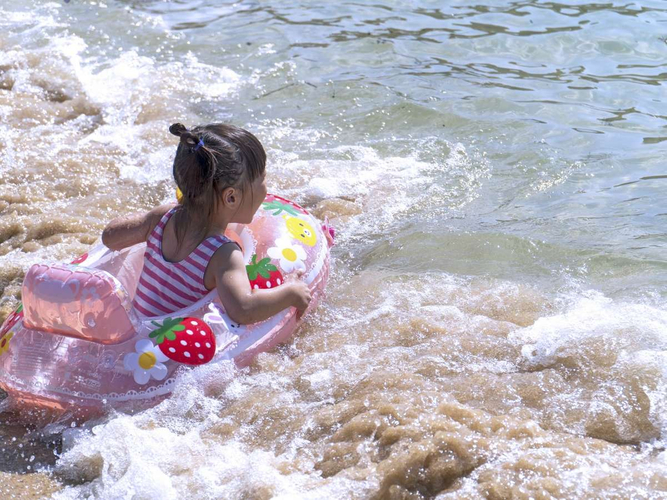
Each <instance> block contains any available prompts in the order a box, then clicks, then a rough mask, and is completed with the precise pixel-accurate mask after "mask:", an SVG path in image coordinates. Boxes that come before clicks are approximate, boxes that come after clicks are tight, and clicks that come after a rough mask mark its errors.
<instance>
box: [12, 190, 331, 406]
mask: <svg viewBox="0 0 667 500" xmlns="http://www.w3.org/2000/svg"><path fill="white" fill-rule="evenodd" d="M325 232H326V233H328V234H333V233H332V232H330V231H329V228H328V227H327V226H322V227H321V226H320V224H319V223H318V222H317V220H316V219H315V218H314V217H313V216H312V215H310V214H309V213H308V212H307V211H306V210H304V209H303V208H301V207H300V206H299V205H297V204H295V203H293V202H291V201H288V200H286V199H284V198H281V197H279V196H275V195H268V196H267V197H266V200H265V201H264V203H263V204H262V207H261V208H260V209H259V210H258V212H257V214H256V215H255V218H254V219H253V221H252V223H251V224H248V225H240V224H231V225H230V226H229V228H228V230H227V233H226V234H227V236H228V237H230V238H231V239H233V240H234V241H236V242H237V243H238V244H239V245H240V247H241V249H242V251H243V256H244V259H245V261H246V264H247V266H246V268H247V271H248V277H249V280H250V283H251V286H252V287H253V288H270V287H275V286H280V285H281V284H282V283H283V281H284V278H285V276H286V275H287V274H288V273H290V272H292V271H296V270H302V271H303V272H304V274H303V279H304V281H305V282H306V283H307V284H308V285H309V286H310V289H311V292H312V296H313V300H312V302H311V305H310V307H309V310H311V309H312V308H314V307H315V306H316V304H317V302H318V301H319V300H320V299H321V297H322V295H323V293H324V287H325V284H326V281H327V277H328V273H329V246H330V244H331V241H332V240H331V237H327V236H326V235H325ZM144 249H145V244H143V243H142V244H140V245H136V246H133V247H130V248H127V249H125V250H122V251H120V252H113V251H111V250H109V249H108V248H106V247H105V246H103V245H97V246H94V247H93V248H92V249H91V250H90V251H89V252H88V253H86V254H84V255H82V256H81V257H79V258H78V259H76V260H75V261H73V262H72V263H70V264H35V265H33V266H32V267H31V268H30V270H29V271H28V273H27V274H26V276H25V279H24V281H23V292H22V300H23V302H22V305H21V306H20V307H19V308H18V309H17V310H16V311H15V312H13V313H12V314H10V315H9V317H8V318H7V319H6V320H5V322H4V324H3V325H2V329H1V330H0V387H1V388H2V389H4V390H5V391H6V392H7V393H8V394H9V396H10V398H11V401H12V402H13V403H14V404H16V405H18V406H19V407H21V408H23V407H29V408H39V409H47V410H54V411H58V412H71V413H72V414H73V415H75V416H90V415H94V414H99V413H102V412H104V411H105V409H108V408H109V407H114V408H127V409H141V408H145V407H149V406H152V405H154V404H156V403H157V402H159V401H160V400H161V399H162V398H164V397H166V396H167V395H169V394H170V392H171V391H172V389H173V387H174V383H175V378H176V375H177V371H178V369H179V367H182V366H185V365H201V364H205V363H219V362H222V361H226V360H234V361H235V362H236V364H237V365H239V366H244V365H247V364H248V363H249V361H250V360H251V359H252V358H253V357H254V356H255V355H257V354H258V353H260V352H264V351H268V350H270V349H272V348H273V347H275V346H276V345H277V344H279V343H281V342H284V341H285V340H286V339H288V338H289V337H290V336H291V335H292V334H293V333H294V331H295V330H296V328H297V327H298V325H299V323H300V318H299V317H297V313H296V310H295V309H294V308H290V309H287V310H284V311H282V312H280V313H279V314H277V315H275V316H273V317H271V318H269V319H268V320H266V321H263V322H260V323H256V324H252V325H238V324H235V323H234V322H232V321H231V320H230V319H229V317H228V316H227V315H226V314H225V311H224V309H223V307H222V305H221V303H220V301H219V298H218V295H217V292H216V291H215V290H212V291H211V292H210V293H209V294H208V295H206V296H205V297H204V298H202V299H201V300H199V301H198V302H196V303H195V304H193V305H192V306H190V307H188V308H186V309H183V310H181V311H178V312H177V313H173V314H170V315H167V316H162V317H157V318H144V317H142V316H140V315H139V314H138V313H137V312H136V311H135V310H134V309H133V307H132V299H133V297H134V293H135V290H136V287H137V282H138V279H139V275H140V274H141V269H142V266H143V254H144ZM307 312H308V311H307ZM49 413H50V412H49Z"/></svg>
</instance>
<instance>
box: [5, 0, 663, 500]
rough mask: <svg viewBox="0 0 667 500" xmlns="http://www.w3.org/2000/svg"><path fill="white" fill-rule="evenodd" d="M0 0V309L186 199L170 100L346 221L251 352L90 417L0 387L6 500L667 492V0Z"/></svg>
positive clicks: (179, 113)
mask: <svg viewBox="0 0 667 500" xmlns="http://www.w3.org/2000/svg"><path fill="white" fill-rule="evenodd" d="M0 13H2V16H1V17H2V19H1V20H0V117H1V119H0V287H1V289H2V299H1V300H0V319H4V317H6V315H7V314H8V313H9V312H10V311H11V310H13V309H14V308H15V307H16V306H17V304H18V301H19V298H20V285H21V281H22V278H23V275H24V273H25V271H26V269H27V268H28V267H29V266H30V265H31V264H32V263H34V262H38V261H40V260H44V259H54V260H68V259H70V258H71V257H73V256H76V255H79V254H80V253H82V252H83V251H85V250H86V249H87V248H88V246H89V245H91V244H92V243H93V242H94V241H96V239H97V238H98V237H99V234H100V231H101V229H102V228H103V227H104V225H105V223H106V222H107V221H108V220H109V219H111V218H112V217H115V216H117V215H119V214H122V213H127V212H130V211H134V210H142V209H147V208H149V207H152V206H154V205H156V204H158V203H161V202H163V201H165V200H168V199H171V197H172V196H173V185H172V182H171V180H170V162H171V156H172V154H173V151H174V141H173V137H172V136H170V135H169V134H168V133H167V127H168V125H169V124H170V123H171V122H173V121H181V122H183V123H186V124H194V123H199V122H205V121H213V120H227V121H232V122H233V123H236V124H239V125H243V126H247V127H248V128H250V129H251V130H253V131H255V132H256V133H257V135H258V136H259V137H260V139H261V140H262V142H263V143H264V144H265V145H266V147H267V150H268V152H269V166H268V174H269V185H270V189H271V190H273V191H276V192H279V193H281V194H283V195H286V196H289V197H292V198H294V199H296V200H298V201H299V202H300V203H302V204H303V205H304V206H306V207H307V208H308V209H310V210H312V211H313V212H314V213H315V214H317V215H318V216H320V217H324V216H328V217H329V218H330V219H332V220H333V222H334V224H336V226H337V228H338V234H339V239H338V245H337V246H336V247H335V248H334V251H333V264H334V269H333V274H332V279H331V282H330V284H329V287H328V299H327V301H326V302H325V303H324V304H323V305H322V307H320V309H319V310H318V311H316V313H315V314H314V315H313V316H312V317H311V318H310V320H309V322H308V323H307V325H306V326H305V327H304V328H303V329H302V330H300V331H299V332H298V334H297V336H296V337H295V338H294V339H293V341H292V342H290V343H289V344H287V345H285V346H283V347H282V348H281V349H279V350H278V351H276V352H272V353H266V354H263V355H261V356H260V357H259V358H258V359H257V360H256V362H255V363H254V364H253V365H252V366H251V367H250V368H249V369H246V370H242V371H237V370H235V369H233V368H232V367H231V366H207V367H202V368H199V369H197V370H194V371H191V372H189V373H188V374H186V375H185V376H183V378H182V380H181V381H180V386H179V389H178V390H177V391H176V393H175V394H174V396H173V397H172V398H170V399H169V400H167V401H165V402H163V403H162V404H161V405H159V406H158V407H156V408H154V409H152V410H149V411H146V412H143V413H140V414H137V415H133V416H129V415H111V416H109V417H107V418H105V419H103V420H101V421H96V422H89V423H87V424H86V425H84V426H82V427H70V426H69V424H67V423H58V422H56V423H53V424H51V425H48V426H46V427H43V426H39V427H30V426H29V425H27V424H26V418H25V417H26V416H25V415H21V414H16V413H11V412H10V411H9V410H8V407H9V405H8V404H7V403H6V402H0V410H1V411H2V413H0V450H1V456H0V496H2V498H12V497H16V498H30V497H31V495H32V497H35V498H39V497H44V496H47V495H51V494H53V493H54V492H55V497H56V498H62V499H67V498H89V497H91V496H92V497H93V498H160V499H164V498H202V499H203V498H249V499H250V498H252V499H256V498H267V499H268V498H360V499H361V498H405V499H408V498H415V499H416V498H439V499H444V498H457V499H458V498H471V499H472V498H491V499H501V498H526V499H528V498H596V499H597V498H619V499H621V498H623V499H625V498H662V497H667V452H666V451H665V447H664V446H665V445H664V439H665V432H667V418H666V417H665V415H666V414H667V390H666V385H665V382H666V381H667V368H666V367H667V355H666V354H665V353H666V352H667V307H666V306H667V303H666V302H665V297H667V266H666V264H665V261H664V256H663V253H664V252H663V249H664V245H665V242H666V241H667V236H666V234H665V231H664V220H665V218H664V216H665V214H666V213H667V206H665V205H664V203H663V199H664V196H662V195H663V191H664V178H665V177H664V171H663V166H664V157H665V153H667V146H665V144H667V142H665V141H664V140H663V139H664V138H663V137H662V136H664V135H665V134H664V133H663V132H664V127H665V117H666V116H667V109H665V104H664V102H663V101H664V99H663V94H664V91H663V87H664V74H663V73H664V71H663V70H664V67H663V66H664V63H663V61H664V54H665V50H667V45H665V43H664V42H663V41H661V40H660V37H661V36H662V35H663V33H662V32H661V31H660V30H661V29H662V28H661V26H663V24H664V19H665V11H664V5H662V3H661V2H645V4H644V5H642V6H638V5H635V4H632V5H625V4H623V5H621V4H614V3H611V4H605V5H601V4H600V5H598V4H595V5H593V4H577V5H561V4H554V3H546V2H524V3H513V4H511V6H510V5H508V4H507V3H506V2H495V1H489V2H487V3H486V4H484V5H482V4H480V5H478V6H472V5H470V4H466V3H463V2H452V3H451V5H448V6H447V7H443V6H441V7H439V8H435V7H433V5H430V4H429V2H416V3H414V5H413V4H410V5H404V4H402V3H396V2H383V3H382V4H381V5H375V4H373V5H371V4H368V3H363V2H362V3H355V4H340V5H338V4H323V5H315V4H312V3H301V4H293V3H289V4H287V3H284V2H280V1H274V2H270V3H268V4H267V3H256V2H241V3H238V4H225V3H222V4H221V3H219V2H205V1H203V2H189V1H188V2H180V3H173V2H109V3H108V4H103V3H100V2H88V3H83V2H76V1H75V0H72V2H70V3H69V4H67V5H65V4H58V3H57V2H50V3H48V2H41V1H32V0H31V1H29V2H28V4H26V5H23V4H21V5H14V4H10V3H9V2H3V1H2V0H0ZM660 23H662V24H660ZM661 130H662V131H663V132H661Z"/></svg>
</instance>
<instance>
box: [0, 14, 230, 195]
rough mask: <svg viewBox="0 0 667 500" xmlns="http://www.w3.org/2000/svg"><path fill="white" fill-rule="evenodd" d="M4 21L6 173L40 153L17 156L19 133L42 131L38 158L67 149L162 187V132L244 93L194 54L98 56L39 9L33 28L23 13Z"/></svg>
mask: <svg viewBox="0 0 667 500" xmlns="http://www.w3.org/2000/svg"><path fill="white" fill-rule="evenodd" d="M3 14H7V15H6V16H5V21H4V22H5V24H6V25H7V27H8V29H7V32H6V33H5V34H4V35H0V47H3V50H2V52H0V67H3V68H6V71H4V72H0V84H2V87H5V88H9V89H10V90H9V94H8V95H7V102H6V103H5V102H4V100H3V99H2V97H3V96H2V95H0V117H1V118H2V121H3V122H4V124H5V125H3V126H2V137H3V142H4V144H5V146H6V149H5V152H4V153H3V154H4V155H8V156H5V158H4V159H3V163H7V164H9V165H17V164H20V163H21V162H22V161H29V159H30V158H24V156H25V155H26V154H28V153H30V154H33V155H34V154H36V153H37V151H36V149H38V146H34V147H33V148H31V149H30V151H25V153H16V151H17V150H18V151H21V150H22V149H25V148H20V147H19V146H20V145H21V144H22V143H21V141H22V139H23V137H22V135H23V130H24V129H26V128H31V129H34V127H35V125H39V126H40V127H41V128H42V129H43V131H44V133H45V134H46V137H47V140H45V141H44V142H45V148H44V149H45V150H44V152H43V155H46V156H48V155H51V156H53V155H54V154H56V153H57V152H60V151H62V150H63V148H69V151H70V152H71V153H76V154H83V155H88V154H90V155H101V156H102V157H103V158H104V157H106V158H109V157H113V158H114V163H115V165H116V166H117V167H118V168H119V170H120V176H121V177H122V178H128V179H132V180H134V181H136V182H140V183H144V182H146V183H150V182H157V181H161V180H165V179H168V178H170V176H171V168H170V166H171V160H172V158H173V154H174V141H173V137H171V136H170V135H169V134H168V133H167V130H166V128H167V125H168V124H169V123H172V122H173V121H183V122H184V123H190V122H198V121H199V118H198V110H197V109H196V108H197V106H198V105H200V104H201V103H202V102H206V101H215V100H219V99H221V98H229V97H232V96H233V95H234V92H235V91H236V89H237V88H238V87H239V86H240V85H241V84H242V83H243V81H242V79H241V77H240V76H239V75H238V74H237V73H235V72H234V71H232V70H230V69H228V68H226V67H215V66H212V65H208V64H204V63H202V62H200V61H199V60H198V59H197V57H196V56H195V55H194V54H193V53H189V54H187V55H185V56H184V57H182V58H180V60H178V61H165V60H160V59H156V58H153V57H148V56H146V55H141V54H140V53H139V51H138V49H126V50H124V51H118V52H117V55H116V53H114V54H112V55H108V54H107V53H106V52H107V51H106V50H103V51H102V55H96V53H97V52H99V48H98V49H95V50H93V48H92V47H89V45H88V44H87V43H86V42H85V41H84V40H83V39H82V38H81V37H79V36H77V35H74V34H68V33H67V32H66V31H63V30H62V27H63V26H66V24H64V23H63V21H61V20H60V19H59V16H61V13H60V12H59V9H58V8H55V7H52V8H36V9H35V11H34V13H33V14H32V15H31V16H30V18H29V19H28V18H26V15H25V13H22V14H14V13H3ZM35 19H36V20H37V21H39V22H37V21H35ZM26 24H28V25H29V26H32V25H33V24H35V27H34V28H30V29H26ZM102 38H103V37H102ZM82 115H86V116H87V117H88V118H89V119H88V120H85V123H80V126H78V127H75V129H74V130H69V132H70V133H69V134H68V135H67V137H62V129H63V128H64V127H65V128H67V126H68V125H69V124H71V123H79V122H81V120H80V118H81V116H82ZM77 121H78V122H77ZM70 128H71V127H70Z"/></svg>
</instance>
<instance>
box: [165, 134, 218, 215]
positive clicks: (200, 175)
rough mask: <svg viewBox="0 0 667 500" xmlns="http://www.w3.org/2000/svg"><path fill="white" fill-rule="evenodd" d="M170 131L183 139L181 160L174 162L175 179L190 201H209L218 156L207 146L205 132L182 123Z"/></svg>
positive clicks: (180, 149) (180, 152)
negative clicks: (208, 196)
mask: <svg viewBox="0 0 667 500" xmlns="http://www.w3.org/2000/svg"><path fill="white" fill-rule="evenodd" d="M169 132H170V133H172V134H173V135H175V136H178V137H179V138H180V139H181V142H180V144H179V145H178V150H177V156H180V157H181V161H180V162H178V164H177V163H176V162H174V179H175V180H176V184H177V185H178V187H179V189H180V190H181V192H182V193H183V196H184V197H186V198H188V199H189V200H190V201H193V202H196V201H201V202H203V203H207V202H208V201H209V200H206V199H201V200H200V198H202V197H203V198H206V196H205V194H206V193H208V192H209V191H210V189H209V188H210V185H211V183H212V182H213V177H214V175H215V170H216V164H217V161H216V158H215V155H214V154H213V152H212V151H211V149H210V148H208V147H206V138H205V135H206V134H205V133H199V134H197V133H193V132H192V131H190V130H188V129H187V128H186V127H185V125H183V124H182V123H174V124H173V125H171V126H170V127H169Z"/></svg>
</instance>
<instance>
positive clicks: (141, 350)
mask: <svg viewBox="0 0 667 500" xmlns="http://www.w3.org/2000/svg"><path fill="white" fill-rule="evenodd" d="M134 348H135V349H136V351H137V352H131V353H128V354H126V355H125V358H124V359H123V364H124V365H125V369H126V370H130V371H133V372H134V381H135V382H136V383H137V384H142V385H143V384H145V383H146V382H148V381H149V380H150V379H151V377H153V378H154V379H155V380H162V379H163V378H165V377H166V376H167V367H166V366H164V365H163V363H164V362H165V361H167V359H169V358H167V356H165V355H164V354H162V351H160V348H159V347H158V346H156V345H153V342H151V341H150V340H148V339H143V340H140V341H139V342H137V343H136V345H135V346H134Z"/></svg>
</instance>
